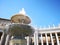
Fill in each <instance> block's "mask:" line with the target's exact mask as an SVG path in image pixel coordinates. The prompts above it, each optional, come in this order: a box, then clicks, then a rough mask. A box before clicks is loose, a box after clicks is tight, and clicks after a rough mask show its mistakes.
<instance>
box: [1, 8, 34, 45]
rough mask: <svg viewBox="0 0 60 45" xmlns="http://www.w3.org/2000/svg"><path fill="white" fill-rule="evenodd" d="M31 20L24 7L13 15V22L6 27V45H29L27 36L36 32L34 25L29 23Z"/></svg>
mask: <svg viewBox="0 0 60 45" xmlns="http://www.w3.org/2000/svg"><path fill="white" fill-rule="evenodd" d="M30 23H31V20H30V18H29V17H28V16H26V13H25V11H24V8H22V11H20V13H19V14H15V15H14V16H12V17H11V24H9V25H7V26H6V27H7V28H6V31H5V32H6V35H7V37H6V36H5V37H6V41H5V45H27V41H26V39H25V37H26V36H31V35H32V34H33V33H34V29H33V27H32V26H30V25H28V24H30ZM1 45H2V44H1Z"/></svg>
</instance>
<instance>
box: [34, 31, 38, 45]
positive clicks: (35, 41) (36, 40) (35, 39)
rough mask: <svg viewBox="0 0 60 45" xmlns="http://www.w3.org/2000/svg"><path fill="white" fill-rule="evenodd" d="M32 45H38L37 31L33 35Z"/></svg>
mask: <svg viewBox="0 0 60 45" xmlns="http://www.w3.org/2000/svg"><path fill="white" fill-rule="evenodd" d="M34 45H38V31H35V33H34Z"/></svg>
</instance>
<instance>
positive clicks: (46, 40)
mask: <svg viewBox="0 0 60 45" xmlns="http://www.w3.org/2000/svg"><path fill="white" fill-rule="evenodd" d="M45 36H46V43H47V45H48V37H47V34H46V33H45Z"/></svg>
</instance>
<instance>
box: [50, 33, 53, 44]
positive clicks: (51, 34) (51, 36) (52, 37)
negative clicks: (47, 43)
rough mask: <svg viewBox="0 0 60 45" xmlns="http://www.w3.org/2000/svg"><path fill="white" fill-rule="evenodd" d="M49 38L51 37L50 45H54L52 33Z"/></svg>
mask: <svg viewBox="0 0 60 45" xmlns="http://www.w3.org/2000/svg"><path fill="white" fill-rule="evenodd" d="M50 36H51V43H52V45H54V42H53V37H52V33H50Z"/></svg>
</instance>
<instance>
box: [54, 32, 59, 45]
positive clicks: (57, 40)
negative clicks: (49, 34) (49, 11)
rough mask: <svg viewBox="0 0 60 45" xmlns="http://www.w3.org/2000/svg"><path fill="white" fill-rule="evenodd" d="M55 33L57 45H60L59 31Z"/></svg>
mask: <svg viewBox="0 0 60 45" xmlns="http://www.w3.org/2000/svg"><path fill="white" fill-rule="evenodd" d="M55 35H56V40H57V45H59V39H58V35H57V33H55Z"/></svg>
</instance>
